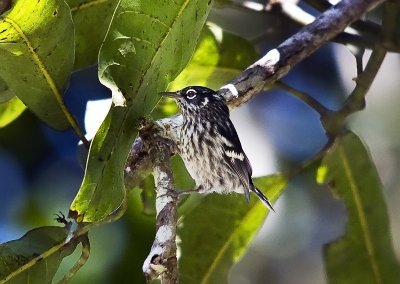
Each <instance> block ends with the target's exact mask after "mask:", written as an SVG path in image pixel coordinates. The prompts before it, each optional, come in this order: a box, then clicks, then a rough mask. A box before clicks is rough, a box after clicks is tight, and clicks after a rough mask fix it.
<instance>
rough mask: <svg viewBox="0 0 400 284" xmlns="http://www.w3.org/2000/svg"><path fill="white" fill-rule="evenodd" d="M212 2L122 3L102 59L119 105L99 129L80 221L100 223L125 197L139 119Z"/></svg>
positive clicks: (185, 54) (182, 59)
mask: <svg viewBox="0 0 400 284" xmlns="http://www.w3.org/2000/svg"><path fill="white" fill-rule="evenodd" d="M211 3H212V1H200V0H198V1H189V0H179V1H161V0H158V1H144V0H143V1H139V0H137V1H128V0H121V1H120V4H119V5H118V7H117V9H116V11H115V14H114V16H113V19H112V23H111V26H110V29H109V31H108V33H107V36H106V39H105V41H104V43H103V45H102V47H101V50H100V55H99V78H100V80H101V82H102V83H103V84H104V85H106V86H107V87H109V88H110V89H111V90H112V93H113V102H114V106H113V107H112V108H111V110H110V112H109V114H108V115H107V117H106V119H105V120H104V122H103V124H102V125H101V126H100V129H99V130H98V132H97V134H96V136H95V138H94V140H93V142H92V145H91V149H90V153H89V157H88V163H87V169H86V173H85V178H84V181H83V184H82V186H81V188H80V190H79V193H78V195H77V196H76V198H75V200H74V202H73V204H72V205H71V208H70V210H71V215H72V216H75V217H77V219H78V220H79V221H87V222H93V221H97V220H100V219H102V218H104V217H105V216H107V215H108V214H110V213H111V212H112V211H113V210H115V209H116V208H117V207H118V206H119V205H120V204H121V202H122V200H123V198H124V179H123V174H124V172H123V169H124V163H125V160H126V157H127V155H128V152H129V149H130V146H131V144H132V142H133V140H134V138H135V137H136V135H137V130H136V127H137V125H136V124H137V121H138V119H139V118H140V117H142V116H143V115H145V114H148V113H149V112H150V111H151V110H152V109H153V108H154V106H155V104H156V103H157V101H158V100H159V95H158V92H160V91H162V90H165V88H166V87H167V85H168V83H169V82H170V81H171V80H172V79H174V78H175V77H176V75H177V74H178V73H179V72H180V71H181V70H182V69H183V67H184V66H185V65H186V64H187V62H188V60H189V58H190V56H191V55H192V52H193V50H194V48H195V46H196V43H197V38H198V36H199V34H200V31H201V29H202V27H203V25H204V22H205V19H206V17H207V15H208V12H209V10H210V7H211V6H210V5H211Z"/></svg>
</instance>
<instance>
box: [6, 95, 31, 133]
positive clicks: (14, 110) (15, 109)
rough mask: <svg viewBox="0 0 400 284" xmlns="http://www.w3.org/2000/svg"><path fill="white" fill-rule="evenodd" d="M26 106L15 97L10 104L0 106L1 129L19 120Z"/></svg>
mask: <svg viewBox="0 0 400 284" xmlns="http://www.w3.org/2000/svg"><path fill="white" fill-rule="evenodd" d="M25 109H26V106H25V105H24V104H23V102H21V100H20V99H18V98H17V97H14V98H13V99H11V100H9V101H8V102H6V103H4V104H1V105H0V128H2V127H4V126H6V125H8V124H9V123H11V122H13V121H14V120H15V119H17V118H18V117H19V116H20V115H21V113H23V112H24V110H25Z"/></svg>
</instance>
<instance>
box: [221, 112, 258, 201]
mask: <svg viewBox="0 0 400 284" xmlns="http://www.w3.org/2000/svg"><path fill="white" fill-rule="evenodd" d="M217 132H218V133H219V134H220V135H219V139H220V142H221V144H222V147H223V151H222V153H223V154H222V158H223V159H224V161H225V162H226V164H227V165H228V166H229V167H230V168H231V169H232V171H233V172H234V173H236V174H237V176H238V177H239V179H240V182H241V183H242V185H243V187H244V194H245V197H246V199H247V200H249V199H250V193H249V191H250V190H251V189H252V188H253V187H254V186H253V182H252V180H251V174H252V168H251V165H250V161H249V159H248V158H247V156H246V154H245V153H244V151H243V149H242V145H241V143H240V140H239V137H238V135H237V133H236V130H235V128H234V126H233V124H232V122H231V121H230V120H228V121H227V122H226V123H225V124H224V125H220V126H219V129H218V131H217Z"/></svg>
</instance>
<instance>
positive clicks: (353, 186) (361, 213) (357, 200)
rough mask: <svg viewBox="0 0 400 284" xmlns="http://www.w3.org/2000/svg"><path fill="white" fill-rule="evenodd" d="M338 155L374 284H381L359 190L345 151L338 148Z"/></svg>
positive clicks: (341, 147)
mask: <svg viewBox="0 0 400 284" xmlns="http://www.w3.org/2000/svg"><path fill="white" fill-rule="evenodd" d="M339 154H340V157H341V160H342V162H343V167H344V170H345V174H346V177H347V179H348V181H349V183H350V189H351V193H352V195H353V198H354V202H355V205H356V211H357V215H358V219H359V220H360V225H361V229H362V231H363V237H364V242H365V246H366V248H367V252H368V260H369V262H370V265H371V267H372V271H373V274H374V277H375V280H376V283H383V282H382V277H381V275H380V271H379V268H378V264H377V263H376V261H375V250H374V247H373V244H372V240H371V233H370V231H369V228H368V224H367V219H366V216H365V212H364V210H363V208H362V201H361V197H360V193H359V188H358V186H357V184H356V182H355V179H354V176H353V174H352V171H351V167H350V164H349V161H348V159H347V157H348V156H347V155H346V153H345V150H344V149H343V146H340V147H339Z"/></svg>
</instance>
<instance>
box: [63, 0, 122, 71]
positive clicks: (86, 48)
mask: <svg viewBox="0 0 400 284" xmlns="http://www.w3.org/2000/svg"><path fill="white" fill-rule="evenodd" d="M66 2H67V3H68V5H69V7H70V8H71V14H72V19H73V20H74V24H75V69H79V68H83V67H86V66H89V65H93V64H96V63H97V58H98V54H99V49H100V45H101V43H102V42H103V39H104V37H105V35H106V32H107V29H108V26H109V25H110V21H111V18H112V15H113V13H114V10H115V7H116V6H117V4H118V0H100V1H99V0H67V1H66Z"/></svg>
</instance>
